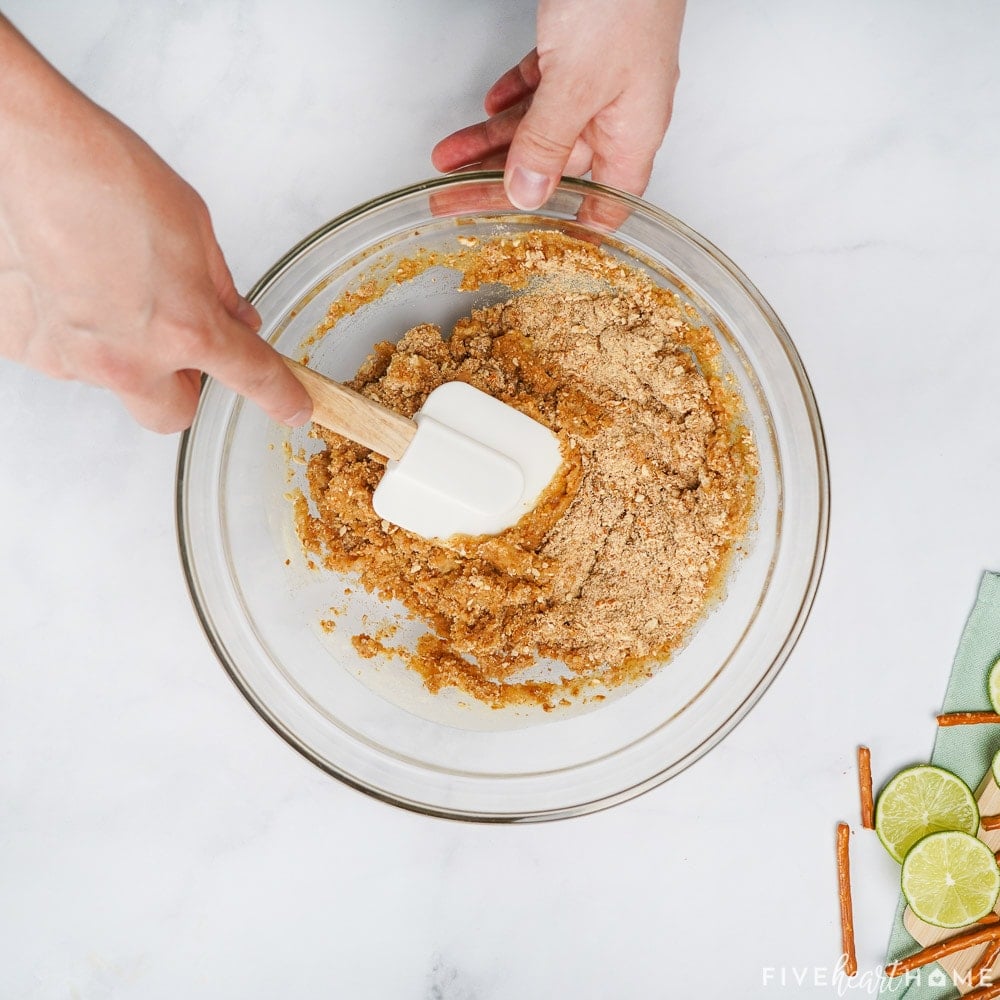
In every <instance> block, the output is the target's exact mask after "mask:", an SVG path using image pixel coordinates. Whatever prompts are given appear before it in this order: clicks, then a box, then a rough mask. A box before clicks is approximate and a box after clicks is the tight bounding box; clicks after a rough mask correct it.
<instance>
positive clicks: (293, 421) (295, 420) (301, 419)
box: [285, 406, 313, 427]
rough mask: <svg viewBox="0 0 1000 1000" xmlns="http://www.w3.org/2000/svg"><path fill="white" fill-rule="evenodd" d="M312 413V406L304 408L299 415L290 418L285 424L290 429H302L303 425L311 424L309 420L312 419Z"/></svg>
mask: <svg viewBox="0 0 1000 1000" xmlns="http://www.w3.org/2000/svg"><path fill="white" fill-rule="evenodd" d="M312 412H313V411H312V407H311V406H304V407H302V409H301V410H299V411H298V413H296V414H295V416H293V417H289V418H288V419H287V420H286V421H285V423H286V424H287V425H288V426H289V427H301V426H302V425H303V424H307V423H309V420H310V418H311V417H312Z"/></svg>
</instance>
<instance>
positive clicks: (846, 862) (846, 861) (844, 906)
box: [837, 823, 858, 976]
mask: <svg viewBox="0 0 1000 1000" xmlns="http://www.w3.org/2000/svg"><path fill="white" fill-rule="evenodd" d="M850 836H851V828H850V827H849V826H848V825H847V824H846V823H838V824H837V882H838V884H839V887H840V949H841V953H842V954H843V956H844V975H847V976H853V975H854V974H855V973H856V972H857V971H858V953H857V951H856V950H855V947H854V907H853V905H852V903H851V856H850V851H849V846H850Z"/></svg>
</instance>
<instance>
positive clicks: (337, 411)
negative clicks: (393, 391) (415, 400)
mask: <svg viewBox="0 0 1000 1000" xmlns="http://www.w3.org/2000/svg"><path fill="white" fill-rule="evenodd" d="M285 363H286V364H287V365H288V367H289V368H290V369H291V370H292V374H293V375H294V376H295V377H296V378H297V379H298V380H299V381H300V382H301V383H302V385H303V386H304V387H305V390H306V392H308V393H309V398H310V399H311V400H312V402H313V415H312V419H313V423H314V424H319V426H320V427H325V428H326V429H327V430H329V431H334V432H335V433H337V434H342V435H343V436H344V437H346V438H350V439H351V440H352V441H357V442H358V444H363V445H364V446H365V447H366V448H371V450H372V451H375V452H378V454H380V455H385V456H386V458H395V459H397V460H398V459H400V458H402V457H403V452H404V451H406V448H407V445H409V443H410V441H411V440H412V438H413V435H414V434H416V432H417V425H416V424H415V423H414V422H413V421H412V420H410V419H409V418H408V417H404V416H402V415H401V414H399V413H396V412H395V411H394V410H390V409H389V408H388V407H385V406H382V405H381V404H380V403H376V402H374V401H373V400H371V399H368V398H367V397H366V396H362V395H361V394H360V393H357V392H355V391H354V390H353V389H348V388H347V386H344V385H341V384H340V383H339V382H334V381H333V379H329V378H327V377H326V376H325V375H320V373H319V372H317V371H313V369H312V368H307V367H306V366H305V365H300V364H299V363H298V362H297V361H292V359H291V358H285Z"/></svg>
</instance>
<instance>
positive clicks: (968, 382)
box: [0, 0, 1000, 1000]
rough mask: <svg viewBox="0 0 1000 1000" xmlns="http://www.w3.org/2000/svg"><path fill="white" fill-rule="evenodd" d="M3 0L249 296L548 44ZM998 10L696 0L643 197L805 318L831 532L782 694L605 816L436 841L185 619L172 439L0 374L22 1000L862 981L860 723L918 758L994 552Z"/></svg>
mask: <svg viewBox="0 0 1000 1000" xmlns="http://www.w3.org/2000/svg"><path fill="white" fill-rule="evenodd" d="M3 9H4V10H5V11H6V12H7V14H8V15H9V16H10V17H11V18H12V19H13V20H14V21H15V22H16V23H18V24H19V25H20V26H21V27H22V29H23V30H24V31H25V33H26V34H27V35H28V36H29V37H30V38H31V39H32V40H33V41H34V42H35V43H36V44H37V45H38V46H39V47H40V48H41V50H42V51H43V52H44V53H45V54H46V55H47V56H48V57H49V58H50V59H51V60H52V61H53V62H55V63H56V64H57V65H58V66H59V67H60V68H61V69H62V70H63V71H64V72H65V73H66V74H67V75H68V76H70V77H71V78H72V79H73V80H74V81H75V82H77V83H78V84H79V85H80V86H81V87H82V88H84V89H85V90H86V91H87V92H88V93H90V94H91V95H92V96H93V97H94V98H95V99H96V100H98V101H99V102H101V103H103V104H105V105H106V106H107V107H109V108H110V109H111V110H112V111H113V112H115V113H116V114H118V115H119V116H120V117H122V118H123V119H124V120H125V121H126V122H127V123H128V124H130V125H131V126H133V127H134V128H135V129H136V130H137V131H138V132H140V133H141V134H142V135H143V136H144V137H145V138H146V139H148V140H149V141H150V142H151V143H152V145H153V146H154V147H155V148H157V149H158V150H159V151H160V152H161V153H162V154H163V155H164V156H165V157H166V158H167V159H168V160H169V162H171V164H173V165H174V166H175V167H176V168H177V169H178V170H179V171H180V172H181V173H182V174H183V175H184V176H186V177H187V178H188V179H189V180H190V181H191V182H192V183H193V184H194V185H195V186H196V187H197V188H198V189H199V190H200V191H201V192H202V194H203V195H204V197H205V198H206V200H207V202H208V203H209V206H210V207H211V210H212V213H213V216H214V219H215V224H216V227H217V231H218V234H219V238H220V241H221V244H222V246H223V248H224V250H225V251H226V253H227V256H228V259H229V261H230V263H231V265H232V268H233V270H234V273H235V275H236V278H237V283H238V284H239V285H240V286H241V287H244V288H245V287H247V286H249V285H250V284H251V283H252V282H253V280H254V279H255V278H256V277H257V276H258V275H259V274H260V273H261V272H262V271H263V270H264V269H265V268H266V267H267V266H268V265H269V264H270V263H271V262H272V261H273V260H274V259H276V258H277V257H278V256H279V255H280V254H281V253H282V252H283V251H284V250H285V249H286V248H287V247H289V246H290V245H291V244H292V243H294V242H295V241H296V240H298V239H299V238H300V237H301V236H303V235H304V234H306V233H307V232H309V231H310V230H312V229H313V228H315V227H316V226H318V225H319V224H321V223H322V222H324V221H326V220H327V219H329V218H331V217H332V216H334V215H335V214H337V213H339V212H341V211H342V210H344V209H346V208H349V207H350V206H352V205H354V204H356V203H358V202H360V201H362V200H364V199H366V198H368V197H370V196H372V195H375V194H379V193H381V192H384V191H387V190H390V189H393V188H396V187H399V186H401V185H404V184H407V183H409V182H412V181H414V180H418V179H421V178H423V177H425V176H428V175H430V174H431V172H432V171H431V167H430V163H429V159H428V153H429V150H430V147H431V145H432V144H433V142H434V141H435V140H436V139H437V138H438V137H440V136H441V135H443V134H445V133H447V132H448V131H450V130H451V129H452V128H454V127H457V126H459V125H461V124H464V123H466V122H467V121H471V120H473V119H474V117H475V116H476V115H477V114H478V109H479V102H480V100H481V95H482V93H483V91H484V90H485V88H486V86H487V85H488V84H489V83H490V82H491V81H492V80H493V79H494V78H495V76H496V75H498V73H499V72H500V71H502V70H503V69H505V68H506V67H507V66H508V65H509V64H511V63H512V62H513V61H515V60H516V59H517V58H519V57H520V55H521V54H522V53H523V51H526V50H527V49H528V48H529V47H530V46H531V44H532V36H533V27H532V8H531V5H530V3H528V2H526V0H517V2H507V3H504V4H490V3H485V2H480V3H469V2H466V0H423V2H421V3H408V2H404V0H396V2H390V0H369V2H367V3H365V4H347V3H345V2H342V0H325V2H323V0H290V2H287V3H281V4H279V3H276V2H273V0H244V2H237V0H211V2H204V3H193V2H184V0H175V2H172V3H160V4H133V3H130V2H128V0H117V2H115V0H89V2H87V3H84V4H80V3H70V2H67V0H49V2H46V3H37V2H33V0H7V2H6V3H4V4H3ZM998 32H1000V9H998V8H997V6H996V5H995V4H992V3H990V2H989V0H981V2H968V0H960V2H955V3H952V4H941V3H934V2H931V0H892V2H890V0H883V2H881V3H879V4H871V3H866V2H862V0H838V2H834V0H817V2H814V3H809V4H802V3H799V2H797V0H772V2H769V3H766V4H756V3H755V4H747V3H742V2H737V0H729V2H724V0H699V2H693V3H692V4H691V10H690V11H689V14H688V19H687V24H686V28H685V37H684V46H683V53H682V66H683V78H682V81H681V85H680V88H679V91H678V95H677V103H676V114H675V120H674V124H673V126H672V128H671V130H670V133H669V135H668V138H667V141H666V143H665V145H664V147H663V150H662V152H661V154H660V156H659V159H658V162H657V166H656V171H655V174H654V176H653V180H652V183H651V184H650V187H649V191H648V197H649V199H650V200H651V201H653V202H655V203H656V204H659V205H661V206H663V207H665V208H666V209H668V210H669V211H671V212H672V213H674V214H675V215H677V216H679V217H680V218H682V219H684V220H685V221H686V222H688V223H689V224H690V225H692V226H693V227H694V228H696V229H697V230H699V231H700V232H702V233H703V234H705V235H706V236H707V237H708V238H709V239H711V240H712V241H714V242H715V243H717V244H718V245H719V246H720V247H722V248H723V249H724V250H725V251H726V252H727V253H728V254H729V255H730V256H731V257H732V258H733V259H734V260H736V261H737V262H738V263H739V264H740V265H741V266H742V267H743V268H744V270H745V271H746V272H747V273H748V274H749V275H750V277H751V278H752V280H753V281H754V282H755V283H756V284H757V285H758V286H759V287H760V288H761V290H762V291H763V293H764V294H765V295H766V296H767V298H768V299H769V300H770V302H771V303H772V304H773V305H774V307H775V308H776V310H777V312H778V313H779V315H780V316H781V317H782V318H783V320H784V322H785V324H786V325H787V327H788V328H789V330H790V331H791V333H792V336H793V338H794V339H795V342H796V344H797V345H798V348H799V350H800V352H801V354H802V357H803V359H804V362H805V364H806V367H807V369H808V371H809V373H810V376H811V378H812V380H813V384H814V387H815V390H816V394H817V397H818V400H819V404H820V408H821V410H822V413H823V417H824V421H825V427H826V432H827V437H828V443H829V450H830V462H831V470H832V481H833V520H832V531H831V537H830V548H829V555H828V560H827V566H826V572H825V575H824V579H823V582H822V585H821V587H820V591H819V596H818V599H817V602H816V606H815V608H814V611H813V614H812V617H811V619H810V621H809V624H808V626H807V628H806V630H805V633H804V635H803V637H802V639H801V641H800V643H799V645H798V647H797V648H796V650H795V652H794V654H793V655H792V657H791V658H790V660H789V661H788V663H787V665H786V667H785V669H784V671H783V672H782V674H781V675H780V677H779V678H778V680H777V681H776V683H775V684H774V685H773V687H772V688H771V689H770V690H769V691H768V693H767V694H766V695H765V697H764V699H763V700H762V701H761V703H760V704H759V705H758V706H757V708H756V709H755V710H754V711H753V712H752V713H751V714H750V715H749V717H748V718H747V719H746V720H745V721H744V722H743V723H742V724H741V725H740V726H739V727H738V728H737V729H736V731H735V732H734V733H733V734H732V735H730V736H729V737H728V738H727V739H726V740H725V741H724V742H723V744H722V745H721V746H719V747H718V748H717V749H715V750H714V751H713V752H711V753H710V754H709V755H708V756H707V757H705V758H703V759H702V760H701V761H700V762H698V763H697V764H696V765H695V766H694V767H692V768H690V769H689V770H688V771H686V772H685V773H684V774H682V775H681V776H680V777H678V778H676V779H674V780H672V781H670V782H668V783H667V784H666V785H664V786H662V787H660V788H659V789H657V790H655V791H653V792H651V793H649V794H647V795H645V796H643V797H641V798H639V799H638V800H635V801H633V802H630V803H628V804H626V805H622V806H618V807H616V808H614V809H612V810H610V811H607V812H604V813H601V814H598V815H594V816H590V817H586V818H583V819H578V820H572V821H566V822H560V823H555V824H543V825H533V826H528V827H480V826H474V825H467V824H461V823H454V822H448V821H442V820H432V819H427V818H424V817H421V816H417V815H412V814H409V813H406V812H403V811H401V810H398V809H395V808H392V807H390V806H387V805H383V804H381V803H379V802H376V801H373V800H371V799H369V798H366V797H365V796H363V795H361V794H358V793H357V792H354V791H352V790H351V789H349V788H346V787H344V786H342V785H340V784H339V783H337V782H336V781H334V780H332V779H330V778H328V777H327V776H326V775H324V774H322V773H321V772H320V771H319V770H317V769H316V768H315V767H313V766H312V765H311V764H309V763H307V762H306V761H305V760H304V759H302V758H300V757H299V756H298V755H297V754H296V753H295V752H294V751H292V750H291V749H290V748H288V747H287V746H286V745H285V744H284V743H283V742H282V741H281V740H280V739H278V738H277V737H276V736H275V735H274V734H273V733H272V732H271V731H270V730H269V729H268V728H267V726H265V725H264V724H263V723H262V722H261V721H260V719H259V718H258V717H257V716H256V715H255V713H254V712H253V711H252V710H251V709H250V708H249V706H248V705H247V704H246V703H245V702H244V701H243V699H242V698H241V697H240V696H239V695H238V694H237V692H236V691H235V690H234V688H233V686H232V684H231V683H230V681H229V679H228V678H227V677H226V676H225V674H224V673H223V671H222V670H221V669H220V668H219V666H218V664H217V663H216V661H215V659H214V657H213V654H212V652H211V650H210V649H209V646H208V644H207V642H206V640H205V638H204V636H203V634H202V632H201V629H200V627H199V625H198V623H197V620H196V618H195V615H194V613H193V611H192V609H191V605H190V602H189V600H188V596H187V593H186V590H185V586H184V582H183V579H182V575H181V570H180V566H179V563H178V558H177V553H176V545H175V540H174V529H173V477H174V461H175V454H176V448H177V441H176V439H175V438H160V437H157V436H155V435H153V434H150V433H147V432H145V431H143V430H140V429H139V428H138V427H136V426H135V425H133V424H132V423H131V422H130V421H129V419H127V417H126V415H125V413H124V411H123V410H122V409H121V408H120V406H119V405H118V404H117V403H116V401H115V400H114V399H113V398H111V397H110V396H108V395H107V394H105V393H102V392H99V391H96V390H93V389H89V388H85V387H81V386H75V385H67V384H57V383H54V382H49V381H47V380H45V379H43V378H41V377H38V376H36V375H34V374H32V373H30V372H27V371H24V370H20V369H18V368H17V367H15V366H13V365H10V364H3V365H0V441H2V442H3V447H4V452H5V458H4V462H3V470H4V471H3V473H2V475H0V565H2V573H0V997H3V998H12V1000H13V998H38V1000H42V998H44V1000H49V998H64V997H65V998H81V1000H103V998H113V1000H133V998H136V1000H138V998H142V1000H160V998H163V1000H166V998H175V997H180V996H183V997H187V998H192V1000H193V998H212V1000H228V998H234V1000H235V998H240V1000H256V998H271V997H289V998H290V997H295V998H300V997H301V998H323V1000H327V998H329V1000H332V998H340V997H351V998H368V997H372V998H396V997H400V998H403V997H407V998H423V1000H499V998H535V997H539V998H549V997H574V998H578V1000H589V998H595V1000H597V998H606V997H634V998H665V997H673V996H678V995H696V994H697V995H699V996H702V997H709V998H715V997H720V998H721V997H734V996H739V997H777V996H784V995H798V994H802V995H815V996H826V995H836V994H837V993H838V988H837V987H836V986H831V985H829V982H830V977H831V976H832V970H833V965H834V962H835V960H836V956H837V954H838V951H839V932H838V913H837V902H836V878H835V873H834V865H833V847H834V826H835V823H836V821H837V820H838V819H841V818H844V819H848V820H850V821H852V822H855V821H856V817H857V802H856V792H855V777H854V765H853V755H854V749H855V746H856V745H857V743H858V742H859V741H862V742H867V743H869V744H870V745H871V747H872V752H873V758H874V766H875V775H876V780H877V781H878V780H883V779H885V778H886V777H888V776H889V775H890V774H891V773H893V772H894V771H895V770H896V769H897V768H899V767H901V766H903V765H904V764H907V763H910V762H912V761H917V760H923V759H926V758H927V757H928V755H929V753H930V747H931V742H932V739H933V735H934V727H933V723H932V715H933V713H934V711H935V709H936V707H937V706H938V705H939V703H940V699H941V696H942V694H943V691H944V687H945V682H946V680H947V676H948V671H949V666H950V662H951V657H952V655H953V652H954V647H955V644H956V642H957V640H958V636H959V633H960V630H961V628H962V625H963V623H964V620H965V617H966V615H967V613H968V611H969V609H970V607H971V603H972V600H973V598H974V596H975V592H976V586H977V583H978V579H979V575H980V573H981V571H982V570H983V569H985V568H990V567H992V568H994V569H996V568H1000V528H998V520H997V497H998V496H1000V421H998V420H997V418H996V414H997V402H996V386H997V382H998V376H1000V330H998V325H997V323H996V320H995V311H996V310H995V289H996V272H997V270H998V267H1000V236H998V233H1000V225H998V224H1000V185H998V184H997V176H998V172H1000V62H998V61H997V58H996V55H997V47H996V40H997V38H998ZM854 869H855V879H856V902H855V906H856V922H857V927H858V934H859V953H860V962H861V967H862V970H870V969H872V968H874V967H875V966H876V965H877V963H878V962H879V960H880V958H881V955H882V949H883V947H884V943H885V940H886V937H887V934H888V929H889V921H890V917H891V914H892V910H893V906H894V903H895V887H896V877H897V875H896V870H895V866H894V865H893V863H892V862H891V861H890V860H889V859H888V858H887V857H885V856H884V855H883V854H882V853H881V850H880V848H879V847H878V846H877V844H876V843H875V842H874V838H873V837H872V836H870V835H868V836H864V835H859V836H858V837H856V838H855V840H854ZM720 965H721V966H722V967H724V969H725V973H724V975H721V974H720V973H719V968H720ZM768 969H770V970H773V971H772V972H771V973H770V974H769V973H768V972H767V970H768ZM798 982H804V983H805V985H804V986H799V985H797V983H798ZM853 991H857V992H858V993H859V995H863V994H865V992H866V991H865V990H864V989H863V987H862V986H860V985H859V986H855V987H854V988H853Z"/></svg>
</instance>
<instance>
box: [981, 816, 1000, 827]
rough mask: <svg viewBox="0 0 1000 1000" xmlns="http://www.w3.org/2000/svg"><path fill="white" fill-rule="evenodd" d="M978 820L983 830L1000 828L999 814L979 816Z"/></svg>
mask: <svg viewBox="0 0 1000 1000" xmlns="http://www.w3.org/2000/svg"><path fill="white" fill-rule="evenodd" d="M979 822H980V823H981V824H982V827H983V829H984V830H1000V815H995V816H980V817H979Z"/></svg>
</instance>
